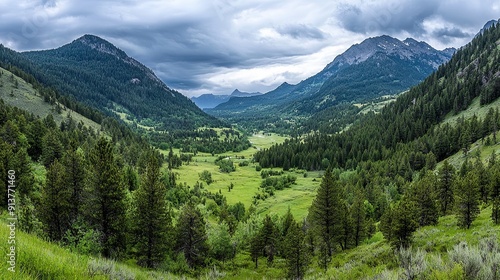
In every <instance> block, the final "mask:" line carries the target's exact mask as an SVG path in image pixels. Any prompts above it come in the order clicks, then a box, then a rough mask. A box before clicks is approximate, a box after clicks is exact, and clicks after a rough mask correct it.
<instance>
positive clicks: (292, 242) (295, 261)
mask: <svg viewBox="0 0 500 280" xmlns="http://www.w3.org/2000/svg"><path fill="white" fill-rule="evenodd" d="M292 218H293V217H292ZM283 247H284V255H285V259H286V260H287V268H288V276H289V277H290V278H291V279H302V278H303V277H304V274H305V272H306V270H307V266H308V265H309V260H310V256H309V251H308V250H307V247H306V244H305V233H304V231H302V229H301V227H300V225H299V224H298V223H297V222H296V221H295V220H292V222H291V224H290V227H289V228H288V232H287V234H286V236H285V240H284V246H283Z"/></svg>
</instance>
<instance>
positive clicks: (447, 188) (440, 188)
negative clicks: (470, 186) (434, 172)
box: [437, 160, 455, 215]
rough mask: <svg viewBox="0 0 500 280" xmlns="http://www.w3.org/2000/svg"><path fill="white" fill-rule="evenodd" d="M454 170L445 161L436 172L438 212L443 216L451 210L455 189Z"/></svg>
mask: <svg viewBox="0 0 500 280" xmlns="http://www.w3.org/2000/svg"><path fill="white" fill-rule="evenodd" d="M454 180H455V168H454V167H453V166H452V165H450V163H449V162H448V161H447V160H445V161H444V163H443V165H442V166H441V167H440V168H439V170H438V184H437V197H438V199H439V205H440V210H441V213H442V214H443V215H446V214H448V212H449V211H450V210H451V209H452V208H453V207H452V206H453V202H454V194H453V190H454V189H455V185H454Z"/></svg>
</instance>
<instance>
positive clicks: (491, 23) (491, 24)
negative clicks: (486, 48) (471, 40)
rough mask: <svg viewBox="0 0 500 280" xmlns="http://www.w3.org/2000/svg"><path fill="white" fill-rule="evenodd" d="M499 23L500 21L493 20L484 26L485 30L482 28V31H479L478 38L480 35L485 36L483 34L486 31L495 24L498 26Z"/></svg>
mask: <svg viewBox="0 0 500 280" xmlns="http://www.w3.org/2000/svg"><path fill="white" fill-rule="evenodd" d="M499 21H500V19H498V20H494V19H492V20H490V21H488V22H487V23H485V24H484V26H483V28H481V30H479V32H478V33H477V34H476V36H478V35H479V34H483V32H484V31H485V30H487V29H489V28H491V27H492V26H494V25H495V24H498V22H499Z"/></svg>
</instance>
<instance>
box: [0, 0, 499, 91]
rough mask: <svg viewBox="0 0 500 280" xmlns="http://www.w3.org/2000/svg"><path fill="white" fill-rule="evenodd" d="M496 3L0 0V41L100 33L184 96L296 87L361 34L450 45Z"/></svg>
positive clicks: (58, 40)
mask: <svg viewBox="0 0 500 280" xmlns="http://www.w3.org/2000/svg"><path fill="white" fill-rule="evenodd" d="M497 2H498V1H494V0H486V1H481V2H479V1H466V0H444V1H434V0H402V1H399V0H398V1H396V0H355V1H305V0H290V1H269V0H255V1H248V0H233V1H229V0H209V1H206V0H170V1H157V0H142V1H133V0H87V1H77V0H3V1H1V2H0V11H1V12H0V14H1V17H2V20H1V22H0V43H1V44H3V45H5V46H7V47H10V48H12V49H14V50H18V51H27V50H39V49H50V48H56V47H59V46H61V45H64V44H67V43H70V42H71V41H73V40H74V39H77V38H78V37H80V36H82V35H83V34H94V35H97V36H100V37H102V38H104V39H106V40H108V41H110V42H111V43H113V44H114V45H116V46H117V47H119V48H121V49H123V50H124V51H125V52H127V54H128V55H130V56H132V57H134V58H136V59H137V60H139V61H141V62H142V63H144V64H145V65H146V66H148V67H150V68H151V69H152V70H153V71H155V73H156V74H157V75H158V76H159V77H160V78H161V79H162V80H163V81H165V83H166V84H167V85H168V86H170V87H172V88H174V89H177V90H179V91H181V92H182V93H184V94H186V95H189V96H192V95H199V94H203V93H209V92H210V93H216V94H223V93H229V92H231V91H232V90H233V89H234V88H239V89H240V90H243V91H251V92H254V91H261V92H265V91H268V90H271V89H273V88H274V87H276V86H277V85H279V84H281V83H283V82H285V81H286V82H289V83H297V82H299V81H301V80H303V79H305V78H307V77H309V76H311V75H313V74H315V73H317V72H318V71H320V70H321V69H322V68H323V67H324V66H325V65H326V64H327V63H329V62H330V61H332V60H333V59H334V58H335V56H336V55H338V54H340V53H342V52H343V51H345V50H346V49H347V48H348V47H349V46H350V45H352V44H354V43H359V42H361V41H362V40H363V39H364V38H366V37H368V36H378V35H382V34H387V35H390V36H394V37H397V38H400V39H405V38H406V37H413V38H415V39H417V40H425V41H427V42H428V43H430V44H431V45H432V46H434V47H436V48H445V47H460V46H462V45H464V44H465V43H467V42H468V41H469V40H470V39H471V38H472V37H473V36H474V34H476V33H477V32H478V31H479V29H480V28H481V27H482V26H483V25H484V23H486V22H487V21H488V20H490V19H497V18H498V17H499V16H500V7H499V4H498V3H497Z"/></svg>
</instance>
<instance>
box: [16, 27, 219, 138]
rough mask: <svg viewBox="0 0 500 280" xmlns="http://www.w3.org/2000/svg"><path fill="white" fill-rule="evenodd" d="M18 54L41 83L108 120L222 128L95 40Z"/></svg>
mask: <svg viewBox="0 0 500 280" xmlns="http://www.w3.org/2000/svg"><path fill="white" fill-rule="evenodd" d="M20 55H21V56H22V57H24V58H25V59H27V60H29V62H30V63H31V64H35V65H36V66H37V67H38V71H36V72H37V74H36V76H37V78H38V79H39V80H40V81H41V82H42V83H44V84H46V85H48V86H51V87H54V88H56V89H57V90H58V91H59V92H61V93H63V94H64V95H66V96H69V98H71V99H74V100H77V101H80V102H83V103H85V104H87V105H90V106H92V107H95V108H97V109H99V110H101V111H102V112H104V113H105V114H107V115H115V116H121V117H122V119H124V120H127V121H129V122H130V121H132V122H134V123H136V124H139V125H142V126H145V127H149V128H154V129H155V130H167V131H169V130H173V129H195V128H197V127H201V126H220V125H222V123H221V122H220V121H218V120H217V119H215V118H214V117H211V116H209V115H207V114H206V113H204V112H203V111H202V110H200V109H199V108H198V107H196V105H195V104H194V103H193V102H191V101H190V100H189V99H188V98H187V97H185V96H184V95H182V94H181V93H179V92H177V91H175V90H172V89H170V88H168V87H167V86H166V85H165V84H164V83H163V82H162V81H161V80H160V79H159V78H158V77H157V76H156V75H155V74H154V73H153V71H151V69H149V68H147V67H146V66H144V65H143V64H142V63H140V62H138V61H137V60H135V59H133V58H131V57H129V56H128V55H127V54H126V53H125V52H124V51H122V50H120V49H118V48H117V47H115V46H114V45H113V44H111V43H110V42H108V41H106V40H104V39H102V38H99V37H97V36H93V35H84V36H82V37H80V38H78V39H76V40H74V41H73V42H72V43H69V44H67V45H64V46H62V47H60V48H57V49H52V50H43V51H30V52H24V53H21V54H20ZM40 69H43V70H41V71H40Z"/></svg>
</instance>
